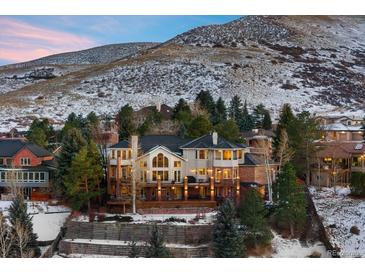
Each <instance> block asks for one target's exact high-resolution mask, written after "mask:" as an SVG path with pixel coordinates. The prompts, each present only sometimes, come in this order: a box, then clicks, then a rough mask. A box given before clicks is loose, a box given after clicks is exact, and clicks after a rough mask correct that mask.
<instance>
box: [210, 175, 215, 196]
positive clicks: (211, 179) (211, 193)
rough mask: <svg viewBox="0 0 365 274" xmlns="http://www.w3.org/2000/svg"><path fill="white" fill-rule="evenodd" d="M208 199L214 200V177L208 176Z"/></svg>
mask: <svg viewBox="0 0 365 274" xmlns="http://www.w3.org/2000/svg"><path fill="white" fill-rule="evenodd" d="M210 200H211V201H214V177H210Z"/></svg>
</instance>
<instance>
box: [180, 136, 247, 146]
mask: <svg viewBox="0 0 365 274" xmlns="http://www.w3.org/2000/svg"><path fill="white" fill-rule="evenodd" d="M245 147H246V145H244V144H236V143H232V142H229V141H227V140H226V139H224V138H223V137H221V136H218V140H217V144H216V145H214V144H213V138H212V134H211V133H210V134H206V135H203V136H201V137H199V138H196V139H194V140H192V141H190V142H188V143H186V144H184V145H182V146H181V147H180V148H181V149H184V148H216V149H219V148H231V149H234V148H245Z"/></svg>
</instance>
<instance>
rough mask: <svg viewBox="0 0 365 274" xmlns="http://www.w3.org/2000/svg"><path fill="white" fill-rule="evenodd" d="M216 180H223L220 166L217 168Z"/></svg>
mask: <svg viewBox="0 0 365 274" xmlns="http://www.w3.org/2000/svg"><path fill="white" fill-rule="evenodd" d="M215 180H216V182H220V181H221V180H222V170H221V169H220V168H217V169H216V170H215Z"/></svg>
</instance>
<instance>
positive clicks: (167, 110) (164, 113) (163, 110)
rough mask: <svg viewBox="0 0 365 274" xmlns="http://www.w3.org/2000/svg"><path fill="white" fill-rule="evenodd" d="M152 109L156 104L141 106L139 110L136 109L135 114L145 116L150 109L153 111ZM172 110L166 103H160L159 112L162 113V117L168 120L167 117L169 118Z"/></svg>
mask: <svg viewBox="0 0 365 274" xmlns="http://www.w3.org/2000/svg"><path fill="white" fill-rule="evenodd" d="M154 109H156V106H147V107H144V108H141V109H140V110H138V111H136V112H135V115H137V116H140V115H141V116H146V115H149V113H150V111H153V110H154ZM173 110H174V109H173V108H171V107H169V106H168V105H166V104H162V105H161V109H160V111H159V113H160V114H161V115H162V119H165V120H168V119H171V117H172V114H173Z"/></svg>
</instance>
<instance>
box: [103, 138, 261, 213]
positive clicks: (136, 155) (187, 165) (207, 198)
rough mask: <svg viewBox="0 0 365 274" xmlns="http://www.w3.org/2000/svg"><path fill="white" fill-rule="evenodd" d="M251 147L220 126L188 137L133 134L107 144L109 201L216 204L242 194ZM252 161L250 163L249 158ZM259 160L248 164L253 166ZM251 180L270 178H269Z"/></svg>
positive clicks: (189, 204) (148, 204) (251, 180)
mask: <svg viewBox="0 0 365 274" xmlns="http://www.w3.org/2000/svg"><path fill="white" fill-rule="evenodd" d="M249 154H250V153H249V148H248V147H247V146H245V145H243V144H237V143H233V142H229V141H227V140H226V139H224V138H222V137H221V136H218V134H217V133H216V132H213V133H211V134H207V135H204V136H202V137H199V138H196V139H193V140H187V139H182V138H180V137H178V136H171V135H151V136H143V137H141V138H140V140H139V138H138V136H132V138H131V140H130V141H127V140H123V141H120V142H119V143H117V144H115V145H113V146H111V147H110V148H109V149H108V190H107V192H108V194H109V195H110V198H111V199H110V200H109V205H123V206H125V207H128V206H130V204H131V196H132V192H133V184H135V186H136V187H135V188H134V189H135V190H136V195H135V196H136V199H137V206H138V207H139V208H143V207H154V206H161V205H162V204H163V205H164V206H168V205H171V206H174V207H175V206H194V205H195V206H215V205H216V204H217V202H219V201H221V200H222V199H223V198H226V197H230V198H233V199H236V198H239V197H240V191H241V185H242V184H243V183H245V182H244V181H242V180H241V178H240V176H241V175H240V174H244V171H243V170H244V169H245V168H247V167H248V166H247V165H245V159H247V156H248V155H249ZM251 164H252V163H251ZM256 164H257V163H254V164H252V165H250V167H251V168H252V167H254V166H255V165H256ZM253 181H254V177H250V178H249V181H247V182H250V183H256V184H263V185H265V184H267V180H263V179H262V180H260V182H253Z"/></svg>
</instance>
